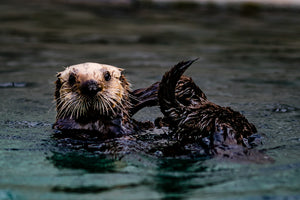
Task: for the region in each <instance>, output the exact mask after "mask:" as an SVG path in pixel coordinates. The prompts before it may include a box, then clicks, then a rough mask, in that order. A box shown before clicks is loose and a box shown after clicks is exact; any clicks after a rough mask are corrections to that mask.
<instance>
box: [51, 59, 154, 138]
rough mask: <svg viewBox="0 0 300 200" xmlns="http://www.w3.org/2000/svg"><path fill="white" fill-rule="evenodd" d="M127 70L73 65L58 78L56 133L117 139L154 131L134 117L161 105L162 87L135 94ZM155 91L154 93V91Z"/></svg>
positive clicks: (95, 64)
mask: <svg viewBox="0 0 300 200" xmlns="http://www.w3.org/2000/svg"><path fill="white" fill-rule="evenodd" d="M122 71H123V69H121V68H118V67H114V66H111V65H104V64H98V63H83V64H78V65H73V66H70V67H68V68H66V69H65V70H64V71H62V72H59V73H58V74H57V81H56V82H55V84H56V90H55V101H56V110H57V116H56V122H55V124H54V125H53V127H54V128H55V129H58V130H63V131H64V132H66V131H69V132H73V133H74V132H76V131H77V132H80V131H87V132H90V133H92V132H94V133H97V134H98V136H99V135H101V136H102V137H103V138H114V137H120V136H122V135H128V134H130V133H133V132H137V131H138V130H139V129H144V128H149V127H153V125H152V124H151V123H150V122H145V123H141V122H137V121H136V120H134V119H132V117H131V116H132V115H133V114H134V113H136V112H137V111H138V110H139V109H141V108H143V107H145V106H148V105H151V104H157V87H158V83H156V84H153V85H152V86H151V87H149V88H146V89H144V90H143V89H139V90H136V91H131V89H130V84H129V83H128V81H127V80H126V78H125V76H124V75H123V74H122ZM153 88H154V89H153Z"/></svg>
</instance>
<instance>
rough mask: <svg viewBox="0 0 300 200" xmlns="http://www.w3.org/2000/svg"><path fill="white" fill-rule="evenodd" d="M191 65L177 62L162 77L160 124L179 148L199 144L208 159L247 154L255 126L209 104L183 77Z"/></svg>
mask: <svg viewBox="0 0 300 200" xmlns="http://www.w3.org/2000/svg"><path fill="white" fill-rule="evenodd" d="M194 61H195V60H190V61H186V62H180V63H178V64H177V65H175V66H174V67H173V68H172V69H170V70H169V71H168V72H166V73H165V75H164V76H163V78H162V80H161V82H160V84H159V90H158V98H159V105H160V109H161V111H162V113H163V114H164V119H163V120H162V121H163V122H164V123H165V124H167V126H169V128H170V129H171V131H172V135H173V137H175V138H177V139H178V141H180V145H181V146H185V145H190V144H198V145H200V146H201V147H203V149H205V151H206V153H207V154H208V155H220V154H222V155H227V156H232V155H233V154H235V153H236V154H244V153H245V152H247V153H248V151H247V149H248V148H250V147H251V142H253V140H255V137H256V135H253V134H255V133H256V132H257V130H256V128H255V126H254V125H253V124H252V123H249V122H248V120H247V119H246V118H245V117H244V116H243V115H242V114H240V113H239V112H236V111H234V110H232V109H231V108H229V107H221V106H219V105H216V104H214V103H212V102H210V101H209V100H208V99H207V98H206V96H205V94H204V93H203V92H202V90H201V89H200V88H199V87H198V86H197V85H196V84H195V83H194V82H193V80H192V79H191V78H190V77H186V76H182V74H183V73H184V72H185V70H186V69H187V68H188V67H189V66H190V65H191V64H192V63H193V62H194Z"/></svg>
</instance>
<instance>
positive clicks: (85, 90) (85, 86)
mask: <svg viewBox="0 0 300 200" xmlns="http://www.w3.org/2000/svg"><path fill="white" fill-rule="evenodd" d="M102 89H103V88H102V87H101V86H99V85H98V83H97V81H94V80H88V81H85V82H83V83H82V84H81V88H80V91H81V93H82V94H84V95H87V96H91V97H92V96H95V95H96V94H97V93H98V92H100V91H101V90H102Z"/></svg>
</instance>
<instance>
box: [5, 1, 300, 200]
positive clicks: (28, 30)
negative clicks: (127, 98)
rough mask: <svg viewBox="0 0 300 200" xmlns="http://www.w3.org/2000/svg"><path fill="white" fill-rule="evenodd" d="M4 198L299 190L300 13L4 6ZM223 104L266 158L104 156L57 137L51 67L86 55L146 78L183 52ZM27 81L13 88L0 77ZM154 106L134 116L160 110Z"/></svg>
mask: <svg viewBox="0 0 300 200" xmlns="http://www.w3.org/2000/svg"><path fill="white" fill-rule="evenodd" d="M0 21H1V23H0V82H1V84H2V85H1V87H0V92H1V96H0V200H7V199H22V200H23V199H26V200H34V199H72V200H76V199H78V200H79V199H80V200H84V199H88V200H92V199H132V200H133V199H139V200H141V199H147V200H148V199H300V192H299V191H300V153H299V152H300V132H299V130H300V123H299V121H300V113H299V108H300V105H299V104H300V103H299V97H300V73H299V65H300V57H299V55H300V54H299V53H300V39H299V38H300V37H299V33H300V15H299V10H297V9H296V8H290V9H283V8H282V9H279V8H278V9H271V8H266V7H261V6H258V5H248V6H247V5H246V6H245V5H244V6H232V7H230V6H228V7H226V6H225V7H218V6H215V5H212V4H208V5H202V6H200V7H195V6H191V5H190V4H177V5H175V6H173V7H164V6H158V7H156V8H153V7H151V8H149V7H148V8H147V7H143V6H141V7H139V8H138V7H118V8H116V7H107V6H103V5H91V6H89V5H87V4H84V5H78V4H59V3H51V4H50V3H47V2H40V1H35V2H30V1H27V2H26V3H24V2H22V1H2V2H1V4H0ZM195 57H200V59H199V61H197V62H196V63H195V64H193V66H192V67H191V68H190V69H189V70H188V71H187V72H186V74H187V75H189V76H192V77H193V79H194V80H195V82H196V83H197V84H198V85H199V86H200V88H201V89H202V90H203V91H204V92H205V93H206V95H207V97H208V98H209V99H210V100H211V101H213V102H215V103H218V104H220V105H223V106H231V107H232V108H234V109H235V110H238V111H240V112H242V113H243V114H244V115H245V116H246V117H247V118H248V119H249V121H251V122H253V123H254V124H255V125H256V127H257V128H258V131H259V133H260V134H261V135H262V136H263V145H261V146H259V147H258V149H265V150H266V153H267V155H269V156H271V157H272V158H273V159H274V160H275V162H274V163H269V164H255V163H236V162H234V163H232V162H226V161H221V160H218V159H209V160H201V159H171V158H168V159H164V158H153V157H151V156H147V155H145V154H143V153H133V154H128V155H124V156H122V157H120V156H116V157H114V156H103V155H99V154H97V153H93V152H87V151H84V150H74V149H73V150H72V149H67V148H61V147H59V146H58V145H57V143H56V141H55V139H54V138H53V130H52V128H51V124H52V123H53V122H54V120H55V104H54V102H53V92H54V84H53V82H54V81H55V74H56V72H59V71H62V70H63V69H64V67H66V66H68V65H72V64H77V63H82V62H87V61H91V62H99V63H108V64H111V65H115V66H118V67H122V68H124V69H126V76H127V78H128V79H129V80H130V82H131V83H132V88H133V89H135V88H139V87H144V86H148V85H149V84H151V83H153V82H154V81H157V80H160V79H161V76H162V74H163V73H164V72H165V71H167V70H168V69H169V67H171V66H173V65H174V64H175V63H177V62H178V61H181V60H186V59H190V58H195ZM12 82H16V83H19V82H20V83H24V84H25V85H24V84H21V87H7V86H4V85H3V83H12ZM160 115H161V114H160V113H159V109H158V108H153V109H145V110H143V111H141V112H139V113H138V114H137V115H136V118H137V119H140V120H153V119H155V118H156V117H157V116H160Z"/></svg>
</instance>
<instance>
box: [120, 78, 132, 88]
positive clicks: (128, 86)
mask: <svg viewBox="0 0 300 200" xmlns="http://www.w3.org/2000/svg"><path fill="white" fill-rule="evenodd" d="M119 79H120V81H121V85H122V86H123V88H125V89H126V90H129V89H130V84H129V83H128V81H127V79H126V78H125V75H124V74H121V76H120V78H119Z"/></svg>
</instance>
